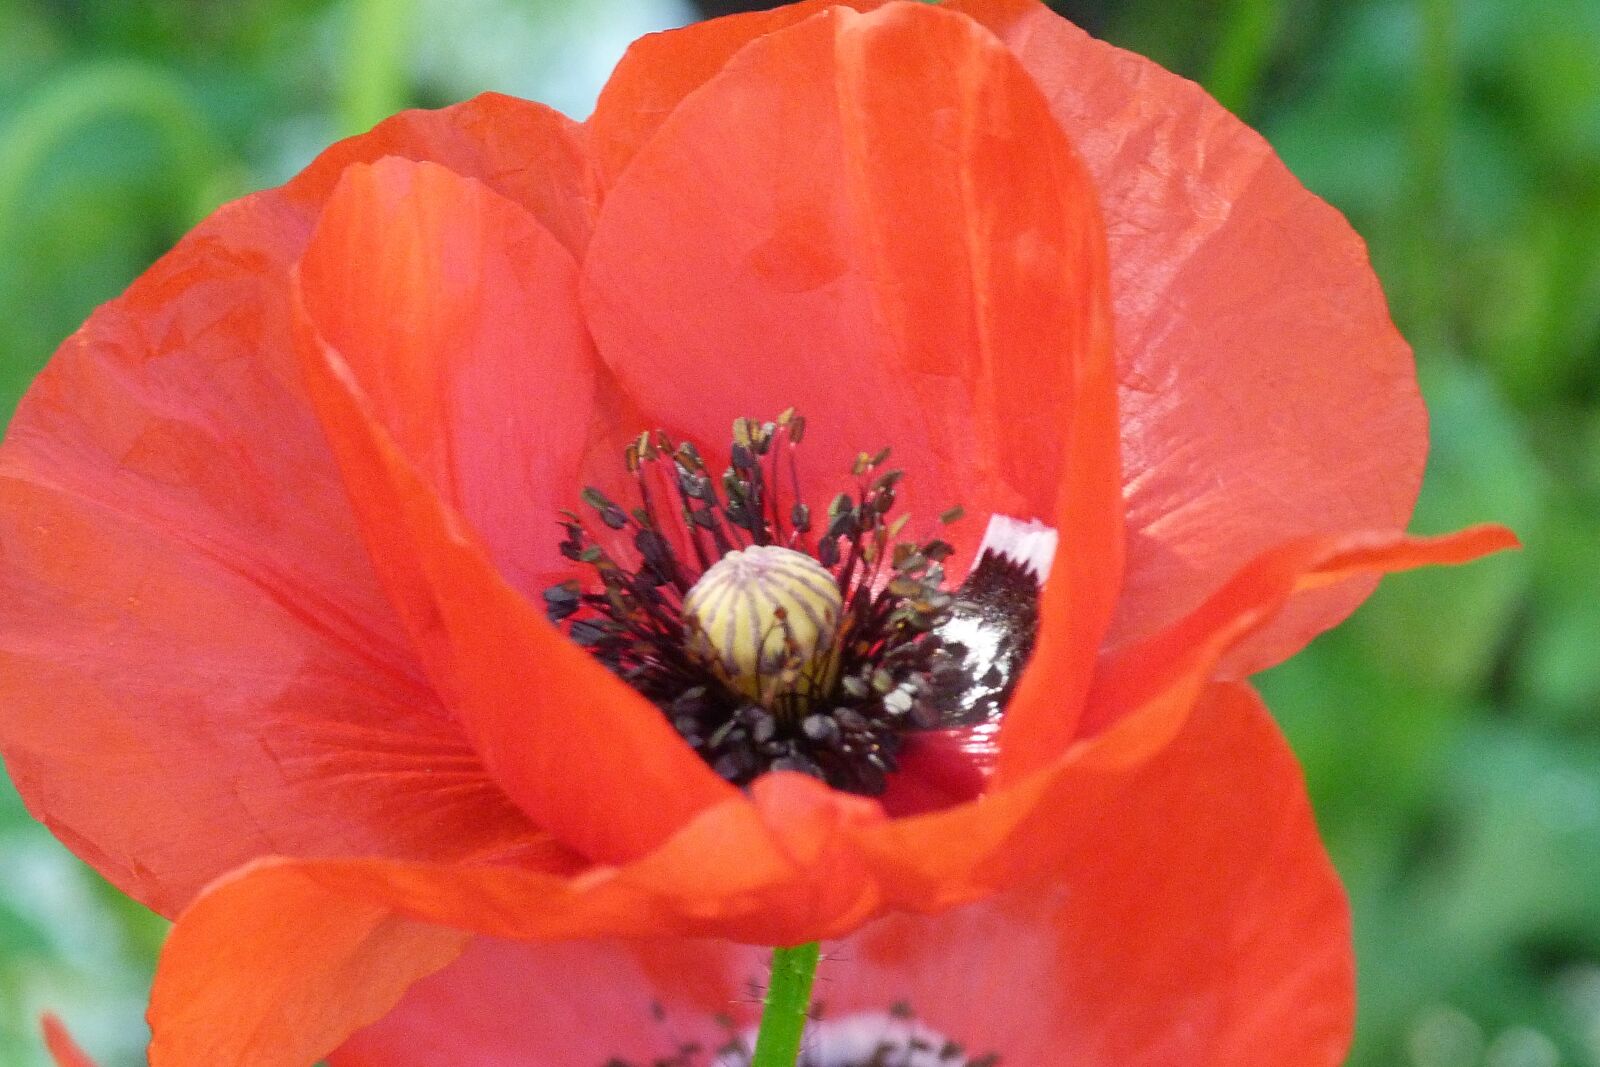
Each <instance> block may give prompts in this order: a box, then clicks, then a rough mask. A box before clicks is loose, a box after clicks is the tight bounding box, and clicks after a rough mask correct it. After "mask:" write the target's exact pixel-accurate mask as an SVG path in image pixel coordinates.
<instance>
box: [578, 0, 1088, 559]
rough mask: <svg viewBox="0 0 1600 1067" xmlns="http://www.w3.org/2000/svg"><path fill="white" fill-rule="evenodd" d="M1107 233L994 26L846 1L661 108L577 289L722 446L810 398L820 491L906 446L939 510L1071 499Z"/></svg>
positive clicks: (594, 315) (679, 426)
mask: <svg viewBox="0 0 1600 1067" xmlns="http://www.w3.org/2000/svg"><path fill="white" fill-rule="evenodd" d="M798 130H804V131H805V134H804V136H796V131H798ZM662 205H671V208H670V210H663V209H662ZM1100 243H1101V236H1100V230H1099V225H1098V221H1097V219H1096V217H1095V208H1094V203H1093V197H1092V195H1091V193H1090V191H1089V189H1088V187H1087V186H1086V184H1085V181H1084V176H1083V173H1082V170H1081V168H1080V167H1079V166H1078V164H1077V162H1076V160H1075V159H1074V157H1073V155H1072V150H1071V148H1070V146H1069V145H1068V144H1067V143H1066V141H1065V139H1064V138H1063V137H1062V136H1061V134H1060V132H1059V130H1058V129H1057V128H1056V126H1055V123H1054V121H1053V120H1052V119H1051V118H1050V116H1049V114H1048V112H1047V110H1046V108H1045V106H1044V103H1043V101H1042V100H1041V99H1040V97H1039V95H1038V93H1037V91H1036V89H1035V88H1034V86H1033V85H1032V83H1031V81H1030V80H1029V79H1028V77H1027V76H1026V74H1025V73H1024V72H1023V71H1022V69H1021V67H1020V66H1019V65H1018V64H1017V63H1016V61H1015V60H1014V59H1013V58H1012V57H1011V55H1010V54H1009V53H1008V52H1007V51H1006V50H1005V49H1004V48H1003V47H1002V46H1001V45H1000V44H999V43H998V42H997V41H995V40H994V39H993V38H992V37H991V36H990V35H989V34H987V33H986V32H984V31H983V30H982V29H981V28H980V27H978V26H977V25H976V24H974V23H973V22H971V20H968V19H964V18H960V17H958V16H955V15H951V14H949V13H947V12H943V11H940V10H938V9H936V8H929V7H923V6H916V5H910V4H899V5H893V6H890V7H886V8H882V9H880V10H877V11H875V12H873V13H870V14H866V15H860V14H857V13H855V12H853V11H850V10H849V9H847V8H841V7H835V8H830V9H829V10H827V11H824V12H823V13H821V14H818V15H815V16H813V17H812V18H810V19H808V20H806V21H805V22H802V23H799V24H797V25H793V26H789V27H788V28H785V29H781V30H778V31H776V32H773V33H770V34H767V35H766V36H763V37H759V38H757V39H756V40H754V41H753V42H751V43H750V44H748V45H746V46H745V47H744V49H742V50H741V51H740V52H739V53H738V54H737V55H736V56H735V57H734V58H733V59H732V60H731V61H729V62H728V64H727V65H726V66H725V67H724V68H723V69H722V70H721V72H720V73H718V74H717V75H716V76H714V77H713V78H711V80H709V81H707V82H706V83H705V84H704V85H702V86H701V87H700V88H699V89H698V90H696V91H695V92H694V93H692V94H691V95H690V96H689V97H688V98H687V99H685V100H684V101H683V102H682V103H681V104H680V105H679V106H678V107H677V108H676V110H674V111H673V112H672V114H671V115H670V116H668V117H667V118H666V120H665V122H664V123H662V125H661V127H660V129H659V130H658V131H657V132H656V134H655V136H654V137H653V138H651V139H650V141H649V142H648V143H647V144H645V145H644V147H643V148H642V149H640V151H639V152H638V153H637V154H636V155H635V156H634V157H633V160H632V162H631V163H630V164H629V165H628V167H627V170H626V172H625V173H624V174H623V175H622V176H621V178H620V179H619V180H618V182H617V184H616V185H615V187H613V188H612V189H611V190H610V191H609V193H608V195H607V198H606V200H605V203H604V205H603V207H602V210H601V215H600V219H599V221H598V223H597V225H596V230H595V236H594V239H593V241H592V242H591V244H590V248H589V254H588V257H587V259H586V260H585V265H584V280H583V295H584V303H585V308H586V311H587V315H588V320H589V323H590V327H591V329H592V331H593V332H594V335H595V338H596V342H597V344H598V345H599V347H600V351H601V354H602V356H603V357H604V358H605V359H606V361H607V362H608V363H609V364H610V365H611V367H612V368H613V370H614V371H615V372H616V374H617V376H618V378H619V379H620V381H621V383H622V385H623V387H624V388H625V389H626V390H627V391H628V393H629V394H630V395H631V396H632V397H634V398H635V400H636V401H637V402H638V403H640V405H641V406H642V407H644V408H645V409H646V410H647V412H648V413H649V414H651V415H653V416H654V418H655V421H657V422H658V423H660V424H662V425H665V426H667V427H669V428H671V429H674V430H677V431H680V432H684V433H686V434H687V435H688V436H690V437H694V438H697V439H699V440H700V441H701V442H702V443H705V442H715V441H718V440H721V439H723V438H725V436H726V431H727V426H728V425H729V423H730V422H731V421H732V420H733V419H734V418H735V417H737V416H741V415H752V414H754V415H772V414H776V413H777V412H779V411H781V410H783V409H784V408H787V407H790V406H795V407H797V408H799V409H800V410H801V411H802V412H803V413H805V414H806V415H808V416H809V417H810V419H811V424H812V429H811V430H810V431H809V432H808V435H807V439H806V447H805V449H804V450H803V454H802V462H803V464H804V467H805V471H806V474H807V476H808V486H810V487H812V489H811V491H812V492H819V491H827V490H828V489H830V488H831V487H833V486H835V485H837V484H838V482H839V481H840V480H841V479H842V478H844V477H845V476H846V474H847V472H848V470H849V468H850V465H851V461H852V460H853V459H854V458H855V457H856V455H857V454H858V452H859V451H860V450H863V449H865V450H869V451H870V450H873V449H876V448H877V447H879V446H880V445H890V446H892V448H893V450H894V459H893V465H894V466H896V467H900V468H903V469H905V470H906V471H907V477H906V479H905V480H904V481H903V482H902V483H901V492H900V500H901V503H902V505H903V506H904V508H905V510H906V511H907V512H908V513H911V514H913V515H915V516H916V517H917V519H918V520H919V521H920V522H922V523H924V524H929V525H931V521H932V516H934V515H937V514H938V513H940V512H942V511H943V510H945V508H947V507H948V506H950V505H951V504H954V503H960V504H962V505H964V506H965V507H966V508H967V510H968V511H969V512H971V513H972V514H974V515H977V516H983V515H986V514H987V513H989V512H994V511H1000V512H1005V513H1007V514H1015V515H1024V516H1046V517H1053V516H1054V515H1055V514H1056V510H1057V506H1058V500H1057V497H1058V488H1059V485H1060V481H1061V473H1062V455H1063V453H1064V449H1065V445H1066V436H1067V432H1068V421H1069V417H1070V414H1071V412H1072V403H1073V399H1074V389H1075V382H1074V373H1075V369H1076V367H1077V366H1078V364H1079V363H1080V362H1082V361H1083V360H1084V359H1085V358H1086V355H1087V354H1088V353H1090V351H1091V349H1092V347H1093V345H1094V344H1095V343H1096V341H1097V339H1098V337H1097V334H1096V331H1097V330H1098V329H1100V328H1102V327H1103V325H1104V323H1103V322H1100V321H1098V320H1097V318H1096V316H1097V314H1098V303H1097V300H1096V297H1097V294H1101V293H1103V285H1102V281H1101V273H1100V272H1101V271H1102V270H1103V265H1102V263H1101V260H1100V254H1101V253H1100ZM980 525H981V518H980V519H979V520H978V521H969V522H968V523H966V525H965V526H964V527H961V528H959V529H958V530H957V534H958V536H957V538H956V539H957V540H959V541H962V542H964V543H966V545H967V547H969V548H970V547H971V545H972V544H973V543H975V542H976V539H977V532H978V531H977V529H976V527H977V526H980ZM915 532H916V531H915V530H914V531H913V534H915ZM929 532H931V529H930V530H929Z"/></svg>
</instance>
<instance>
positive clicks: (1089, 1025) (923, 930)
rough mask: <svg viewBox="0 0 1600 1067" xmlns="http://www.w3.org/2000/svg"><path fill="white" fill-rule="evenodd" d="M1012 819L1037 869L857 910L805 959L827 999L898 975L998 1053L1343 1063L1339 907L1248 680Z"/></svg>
mask: <svg viewBox="0 0 1600 1067" xmlns="http://www.w3.org/2000/svg"><path fill="white" fill-rule="evenodd" d="M1031 822H1032V826H1031V827H1030V828H1029V832H1030V833H1031V834H1032V835H1033V836H1034V837H1035V839H1036V840H1037V842H1038V843H1039V844H1040V845H1042V846H1043V847H1044V848H1045V851H1046V853H1047V854H1048V855H1050V856H1052V857H1054V859H1053V861H1052V866H1051V867H1050V868H1049V869H1048V870H1046V871H1042V872H1041V874H1042V875H1043V877H1042V879H1040V880H1036V881H1034V882H1032V883H1028V884H1025V885H1024V886H1022V887H1020V888H1018V889H1013V890H1009V891H1007V892H1005V893H1003V894H1001V895H999V896H997V897H994V898H992V899H990V900H987V901H985V902H983V903H981V904H977V905H974V906H970V907H967V908H962V909H958V910H955V911H950V912H946V913H943V914H940V915H937V916H933V917H916V916H910V915H900V914H896V915H891V916H889V917H887V918H885V919H883V920H881V921H879V922H877V923H874V924H872V925H870V926H868V927H866V928H864V929H863V930H862V932H861V933H860V934H859V935H857V937H855V938H853V939H851V940H850V941H847V942H846V943H845V944H844V945H842V946H840V947H839V949H838V951H837V953H836V954H837V955H838V957H839V958H840V960H841V962H840V963H839V964H838V965H836V966H835V967H833V968H831V969H829V970H826V971H824V973H823V975H821V976H819V978H820V979H822V980H825V984H824V985H822V986H821V988H824V989H826V991H827V992H826V996H827V999H828V1004H829V1011H830V1013H834V1014H837V1013H839V1012H846V1011H850V1010H855V1009H857V1008H862V1007H869V1006H871V1005H873V1004H880V1005H881V1004H882V1002H883V1001H882V998H883V995H884V991H885V990H886V989H891V990H899V991H901V996H902V998H903V999H904V1000H905V1001H906V1002H907V1003H908V1004H909V1005H910V1007H911V1008H912V1009H913V1010H914V1011H915V1013H916V1015H917V1017H918V1018H919V1019H921V1020H923V1021H925V1022H926V1023H928V1024H929V1025H931V1026H932V1027H933V1028H934V1029H936V1030H938V1031H941V1032H943V1033H945V1034H947V1035H949V1036H951V1037H953V1038H955V1039H957V1040H959V1041H961V1042H962V1043H963V1044H965V1045H966V1046H967V1048H968V1049H970V1050H972V1051H973V1052H975V1053H982V1052H986V1051H991V1050H992V1051H995V1052H998V1053H1000V1055H1001V1060H1002V1062H1003V1063H1071V1064H1081V1065H1084V1067H1093V1065H1101V1064H1103V1065H1106V1067H1112V1065H1115V1067H1125V1065H1129V1064H1152V1065H1154V1064H1172V1063H1217V1064H1222V1063H1226V1064H1229V1065H1230V1067H1231V1065H1235V1064H1237V1065H1241V1067H1249V1065H1256V1064H1260V1065H1262V1067H1266V1065H1268V1064H1280V1063H1294V1064H1304V1065H1308V1067H1310V1065H1315V1064H1327V1065H1333V1064H1337V1063H1341V1062H1343V1055H1344V1051H1345V1048H1346V1046H1347V1043H1348V1040H1349V1036H1350V1028H1351V1023H1352V1020H1353V1016H1354V963H1353V957H1352V952H1351V942H1350V918H1349V912H1348V908H1347V905H1346V902H1345V898H1344V894H1343V891H1342V889H1341V888H1340V885H1339V881H1338V878H1337V875H1336V874H1335V872H1334V870H1333V868H1332V866H1331V864H1329V862H1328V859H1327V856H1326V854H1325V853H1324V851H1323V849H1322V845H1321V841H1320V839H1319V838H1318V835H1317V830H1316V825H1315V823H1314V820H1313V818H1312V813H1311V808H1310V804H1309V802H1308V800H1307V797H1306V793H1305V786H1304V783H1303V780H1302V778H1301V775H1300V770H1299V767H1298V765H1297V764H1296V762H1295V759H1294V756H1293V753H1292V752H1291V751H1290V750H1289V748H1288V745H1287V744H1286V743H1285V742H1284V740H1283V738H1282V736H1281V735H1280V734H1279V732H1278V730H1277V728H1276V726H1275V725H1274V724H1273V722H1272V719H1271V716H1270V715H1269V714H1268V713H1267V711H1266V709H1265V708H1264V707H1263V706H1262V705H1261V703H1260V701H1259V699H1258V698H1256V696H1255V694H1254V693H1253V692H1252V691H1251V690H1250V689H1249V688H1248V687H1246V686H1243V685H1220V686H1213V687H1211V688H1210V689H1209V690H1207V692H1206V694H1205V696H1204V698H1203V700H1202V706H1201V709H1200V711H1199V712H1198V713H1197V714H1196V715H1195V716H1194V717H1193V719H1192V720H1191V723H1190V725H1189V726H1188V727H1186V728H1185V729H1184V731H1183V732H1182V734H1181V735H1180V736H1179V737H1178V738H1177V739H1176V740H1175V741H1174V742H1173V743H1172V744H1171V745H1170V746H1169V747H1168V748H1166V749H1165V750H1163V751H1162V752H1161V754H1160V755H1159V756H1158V757H1156V758H1155V759H1153V760H1152V761H1150V762H1149V763H1147V764H1146V765H1144V766H1143V767H1142V768H1140V769H1139V770H1138V772H1137V773H1135V774H1132V775H1128V776H1125V777H1124V776H1106V775H1103V774H1093V773H1085V774H1082V775H1078V776H1075V778H1074V777H1068V776H1063V777H1062V779H1061V780H1060V782H1059V783H1058V788H1057V789H1056V790H1055V791H1054V794H1053V798H1052V803H1050V804H1046V805H1043V806H1041V807H1040V809H1039V810H1038V811H1037V812H1035V813H1034V815H1033V816H1032V817H1031ZM1174 827H1182V832H1181V833H1174ZM1018 990H1026V991H1028V993H1027V995H1026V996H1018V995H1016V993H1017V991H1018Z"/></svg>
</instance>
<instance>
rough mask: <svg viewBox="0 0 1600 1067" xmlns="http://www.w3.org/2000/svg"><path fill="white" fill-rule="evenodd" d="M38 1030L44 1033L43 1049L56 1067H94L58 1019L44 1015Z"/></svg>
mask: <svg viewBox="0 0 1600 1067" xmlns="http://www.w3.org/2000/svg"><path fill="white" fill-rule="evenodd" d="M39 1028H40V1030H42V1031H43V1032H44V1047H45V1049H46V1051H48V1052H49V1053H50V1057H51V1059H53V1060H55V1061H56V1067H95V1062H94V1060H91V1059H90V1058H89V1054H88V1053H87V1052H85V1051H83V1049H81V1048H79V1047H78V1043H77V1042H76V1041H74V1040H72V1035H71V1034H69V1033H68V1032H67V1028H66V1027H65V1026H64V1025H62V1022H61V1020H60V1019H58V1018H56V1017H55V1016H54V1015H50V1014H48V1013H46V1014H45V1015H44V1016H43V1017H42V1018H40V1020H39Z"/></svg>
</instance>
